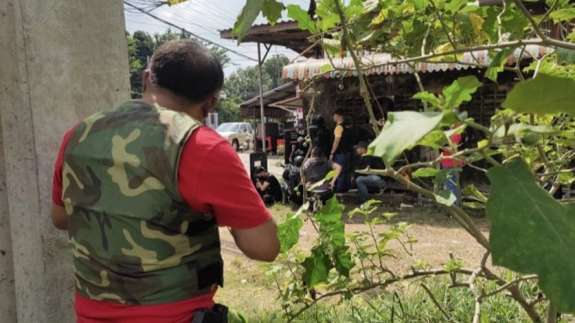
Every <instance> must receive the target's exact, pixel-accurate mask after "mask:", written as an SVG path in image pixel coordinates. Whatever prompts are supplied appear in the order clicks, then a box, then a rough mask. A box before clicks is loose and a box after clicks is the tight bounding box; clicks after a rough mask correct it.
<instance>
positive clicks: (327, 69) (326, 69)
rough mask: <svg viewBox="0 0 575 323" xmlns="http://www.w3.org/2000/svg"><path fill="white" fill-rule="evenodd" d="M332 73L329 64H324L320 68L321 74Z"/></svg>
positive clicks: (331, 67)
mask: <svg viewBox="0 0 575 323" xmlns="http://www.w3.org/2000/svg"><path fill="white" fill-rule="evenodd" d="M331 71H333V66H332V65H331V64H324V65H322V66H321V67H320V69H319V72H320V73H321V74H326V73H329V72H331Z"/></svg>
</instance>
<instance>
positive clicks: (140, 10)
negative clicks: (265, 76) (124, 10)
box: [124, 1, 258, 62]
mask: <svg viewBox="0 0 575 323" xmlns="http://www.w3.org/2000/svg"><path fill="white" fill-rule="evenodd" d="M124 3H125V4H126V5H128V6H130V7H132V8H134V9H136V10H138V11H139V12H141V13H143V14H145V15H148V16H150V17H152V18H154V19H156V20H158V21H161V22H163V23H165V24H166V25H168V26H172V27H174V28H177V29H179V30H181V31H183V32H185V33H188V34H190V35H192V36H194V37H196V38H197V39H200V40H202V41H204V42H206V43H208V44H210V45H212V46H216V47H219V48H221V49H223V50H226V51H228V52H230V53H233V54H236V55H238V56H241V57H245V58H247V59H249V60H251V61H254V62H257V61H258V60H257V59H255V58H252V57H249V56H247V55H244V54H242V53H240V52H238V51H235V50H233V49H230V48H228V47H225V46H222V45H220V44H218V43H216V42H213V41H211V40H209V39H207V38H205V37H202V36H199V35H196V34H194V33H192V32H190V31H189V30H187V29H185V28H184V27H181V26H178V25H176V24H174V23H171V22H169V21H167V20H165V19H162V18H160V17H158V16H156V15H154V14H152V13H149V12H147V11H146V10H144V9H142V8H140V7H137V6H135V5H133V4H131V3H129V2H128V1H124Z"/></svg>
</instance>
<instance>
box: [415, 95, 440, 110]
mask: <svg viewBox="0 0 575 323" xmlns="http://www.w3.org/2000/svg"><path fill="white" fill-rule="evenodd" d="M413 98H414V99H418V100H420V101H421V102H425V103H429V104H431V105H432V106H433V107H435V108H439V107H440V106H441V99H440V98H438V97H437V95H435V94H433V93H430V92H427V91H423V92H419V93H417V94H416V95H414V96H413Z"/></svg>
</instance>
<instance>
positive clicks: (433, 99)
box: [413, 75, 481, 110]
mask: <svg viewBox="0 0 575 323" xmlns="http://www.w3.org/2000/svg"><path fill="white" fill-rule="evenodd" d="M480 86H481V82H479V80H478V79H477V78H476V77H475V76H472V75H471V76H464V77H460V78H458V79H457V80H455V81H454V82H453V83H452V84H451V85H449V86H448V87H446V88H445V89H444V90H443V93H442V95H440V96H437V95H435V94H433V93H430V92H427V91H422V92H419V93H417V94H415V95H414V96H413V98H414V99H418V100H421V101H422V102H425V103H428V104H430V105H431V106H432V107H433V108H436V109H439V110H454V109H457V108H459V107H460V106H461V105H462V104H463V103H465V102H469V101H471V99H472V96H473V94H474V93H475V92H476V91H477V89H478V88H479V87H480Z"/></svg>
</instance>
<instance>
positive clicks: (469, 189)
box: [463, 184, 487, 203]
mask: <svg viewBox="0 0 575 323" xmlns="http://www.w3.org/2000/svg"><path fill="white" fill-rule="evenodd" d="M463 195H465V196H467V197H472V198H473V199H475V200H477V201H479V202H482V203H487V196H485V194H483V193H482V192H481V191H480V190H479V189H478V188H477V187H476V186H475V185H473V184H471V185H467V186H466V187H465V188H464V189H463Z"/></svg>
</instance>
